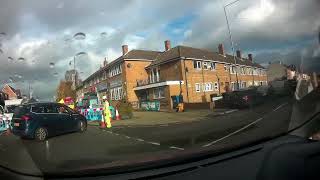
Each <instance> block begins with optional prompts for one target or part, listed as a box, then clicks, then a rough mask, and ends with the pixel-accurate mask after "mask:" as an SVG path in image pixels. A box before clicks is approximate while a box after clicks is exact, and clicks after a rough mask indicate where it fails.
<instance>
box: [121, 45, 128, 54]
mask: <svg viewBox="0 0 320 180" xmlns="http://www.w3.org/2000/svg"><path fill="white" fill-rule="evenodd" d="M127 53H128V45H123V46H122V55H123V56H124V55H125V54H127Z"/></svg>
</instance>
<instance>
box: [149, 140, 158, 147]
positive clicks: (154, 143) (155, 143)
mask: <svg viewBox="0 0 320 180" xmlns="http://www.w3.org/2000/svg"><path fill="white" fill-rule="evenodd" d="M147 143H149V144H153V145H157V146H160V143H157V142H151V141H147Z"/></svg>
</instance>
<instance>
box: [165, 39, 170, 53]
mask: <svg viewBox="0 0 320 180" xmlns="http://www.w3.org/2000/svg"><path fill="white" fill-rule="evenodd" d="M164 47H165V49H166V51H168V50H169V49H171V42H170V40H166V41H164Z"/></svg>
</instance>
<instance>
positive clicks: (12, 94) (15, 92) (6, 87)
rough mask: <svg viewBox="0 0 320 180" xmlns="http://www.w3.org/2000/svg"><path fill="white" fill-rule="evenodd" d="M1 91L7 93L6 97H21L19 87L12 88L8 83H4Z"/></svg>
mask: <svg viewBox="0 0 320 180" xmlns="http://www.w3.org/2000/svg"><path fill="white" fill-rule="evenodd" d="M2 92H4V93H5V94H7V95H8V99H10V100H11V99H20V98H21V92H20V90H19V89H14V88H13V87H11V86H10V85H8V84H6V85H4V87H3V88H2Z"/></svg>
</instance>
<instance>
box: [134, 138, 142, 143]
mask: <svg viewBox="0 0 320 180" xmlns="http://www.w3.org/2000/svg"><path fill="white" fill-rule="evenodd" d="M136 140H137V141H140V142H143V141H144V140H143V139H140V138H137V139H136Z"/></svg>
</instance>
